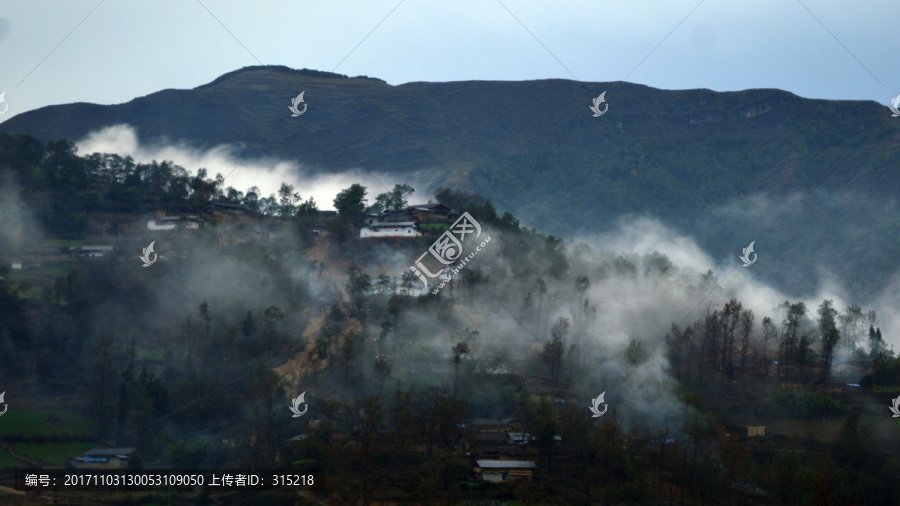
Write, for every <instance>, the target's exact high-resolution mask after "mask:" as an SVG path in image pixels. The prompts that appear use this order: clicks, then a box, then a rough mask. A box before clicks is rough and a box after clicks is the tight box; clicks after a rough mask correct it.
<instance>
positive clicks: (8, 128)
mask: <svg viewBox="0 0 900 506" xmlns="http://www.w3.org/2000/svg"><path fill="white" fill-rule="evenodd" d="M300 91H304V92H305V97H306V102H307V104H308V106H309V109H308V111H307V112H306V113H305V114H304V115H303V116H302V117H301V118H291V117H290V114H289V113H288V111H287V106H288V105H290V101H291V99H292V98H293V97H295V96H296V94H297V93H299V92H300ZM602 91H606V92H607V94H606V99H607V102H608V104H609V112H608V113H607V114H605V115H604V116H603V117H601V118H593V117H592V116H591V113H590V111H589V108H588V106H589V105H590V104H591V99H592V98H593V97H595V96H596V95H598V94H599V93H600V92H602ZM117 124H128V125H132V126H133V127H135V128H136V129H137V132H138V134H139V135H140V138H141V141H142V142H157V141H163V142H184V143H187V144H189V145H192V146H196V147H197V148H199V149H209V148H213V147H215V146H218V145H222V144H230V145H234V146H238V147H240V150H241V155H242V156H248V157H261V156H274V157H276V158H280V159H287V160H293V161H297V162H299V163H301V164H303V166H304V167H307V168H308V169H309V170H312V171H313V172H319V173H342V172H344V171H346V170H348V169H354V168H362V169H364V170H365V171H371V172H374V173H378V174H394V175H397V177H399V178H401V179H408V180H409V181H408V182H410V183H413V184H415V183H417V181H424V182H425V183H423V184H426V185H427V186H428V188H426V189H425V190H426V191H433V190H434V189H436V188H437V187H439V186H453V187H457V188H462V189H465V190H467V191H474V192H477V193H479V194H481V195H484V196H485V197H488V198H491V199H493V200H494V201H495V202H496V203H497V204H498V206H500V207H501V208H503V209H505V210H509V211H510V212H512V213H514V214H515V215H516V216H518V217H519V218H520V219H521V220H522V221H523V223H526V224H528V225H529V226H535V227H537V228H540V229H542V230H545V231H547V232H549V233H553V234H556V235H560V236H565V237H572V236H585V235H590V234H592V233H599V232H605V231H608V230H609V229H610V227H613V226H615V224H616V223H618V221H619V220H620V219H621V218H622V217H623V216H629V215H635V214H637V215H649V216H653V217H655V218H658V219H661V220H664V221H665V222H666V223H667V224H668V225H670V226H672V227H675V229H676V230H678V231H680V232H683V233H686V234H690V235H691V236H692V237H694V238H695V239H696V240H697V241H698V242H699V243H700V244H701V245H702V246H703V247H704V248H705V249H706V250H707V251H710V252H711V253H712V254H713V255H714V256H715V257H716V258H717V259H722V260H723V261H724V260H725V259H729V260H734V259H735V255H736V254H738V253H739V252H740V248H742V247H744V246H746V244H748V243H749V242H750V241H754V240H755V241H757V245H758V248H762V251H764V252H765V258H766V261H767V262H768V264H767V265H768V267H767V269H768V272H770V273H771V275H772V276H774V277H776V278H778V279H784V280H789V281H788V283H789V284H790V286H791V287H792V289H795V290H796V293H798V294H809V293H813V292H814V291H815V290H816V289H817V288H818V287H819V286H820V283H821V276H820V274H821V272H822V271H823V270H825V271H828V272H829V273H831V274H833V275H834V277H835V278H836V280H837V281H838V282H839V283H840V284H842V285H844V286H845V287H846V288H847V289H848V290H849V291H850V292H851V293H853V294H855V295H856V296H860V297H867V298H868V299H871V298H873V297H874V295H873V294H877V293H879V292H880V291H881V290H883V289H884V288H885V287H886V286H887V283H888V282H889V280H890V276H891V275H892V274H893V273H894V272H896V267H895V261H894V256H895V255H894V252H895V251H897V248H898V247H900V244H898V237H900V234H898V233H897V229H896V227H897V225H896V224H897V222H898V219H900V215H898V207H897V203H896V201H895V198H896V197H895V193H896V192H894V191H893V188H896V187H897V186H898V181H897V179H896V174H897V171H896V170H895V169H896V158H897V156H896V155H897V153H898V146H900V122H897V121H891V117H890V114H889V112H888V111H887V109H886V108H884V107H883V106H881V105H879V104H876V103H873V102H862V101H825V100H809V99H804V98H801V97H797V96H795V95H792V94H790V93H787V92H784V91H779V90H746V91H741V92H728V93H717V92H713V91H710V90H683V91H666V90H658V89H653V88H649V87H646V86H641V85H636V84H631V83H624V82H612V83H583V82H575V81H567V80H542V81H528V82H501V81H497V82H478V81H467V82H450V83H407V84H402V85H398V86H391V85H388V84H386V83H385V82H383V81H381V80H378V79H373V78H368V77H364V76H363V77H356V78H349V77H346V76H341V75H338V74H331V73H326V72H317V71H309V70H293V69H288V68H286V67H247V68H244V69H241V70H239V71H235V72H232V73H229V74H226V75H223V76H222V77H220V78H218V79H216V80H215V81H213V82H211V83H209V84H206V85H203V86H199V87H197V88H195V89H192V90H164V91H160V92H157V93H154V94H151V95H148V96H146V97H141V98H137V99H135V100H132V101H131V102H128V103H125V104H119V105H111V106H98V105H92V104H69V105H59V106H52V107H45V108H42V109H39V110H35V111H31V112H27V113H23V114H20V115H18V116H16V117H14V118H12V119H10V120H8V121H5V122H4V123H2V124H0V132H3V133H26V134H31V135H33V136H35V137H36V138H38V139H41V140H43V141H56V140H60V139H65V140H79V139H82V138H84V137H85V136H87V135H88V134H89V133H90V132H93V131H97V130H99V129H102V128H104V127H108V126H112V125H117ZM863 229H864V230H865V232H866V233H865V234H863V233H862V232H861V230H863ZM758 251H760V250H758ZM734 261H736V260H734Z"/></svg>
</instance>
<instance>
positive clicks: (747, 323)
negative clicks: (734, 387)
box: [741, 309, 755, 380]
mask: <svg viewBox="0 0 900 506" xmlns="http://www.w3.org/2000/svg"><path fill="white" fill-rule="evenodd" d="M754 318H755V316H754V315H753V310H752V309H745V310H743V311H741V333H742V334H743V339H742V342H741V380H743V379H744V371H745V366H746V363H747V346H749V344H750V331H751V330H753V319H754Z"/></svg>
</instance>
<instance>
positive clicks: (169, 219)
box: [147, 216, 200, 230]
mask: <svg viewBox="0 0 900 506" xmlns="http://www.w3.org/2000/svg"><path fill="white" fill-rule="evenodd" d="M196 219H197V217H196V216H188V217H187V218H183V217H181V216H166V217H164V218H156V219H155V220H150V221H148V222H147V230H175V229H176V228H178V227H179V226H183V227H184V228H187V229H191V230H194V229H198V228H200V224H199V223H197V221H196Z"/></svg>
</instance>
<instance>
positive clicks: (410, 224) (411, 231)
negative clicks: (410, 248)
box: [359, 221, 422, 237]
mask: <svg viewBox="0 0 900 506" xmlns="http://www.w3.org/2000/svg"><path fill="white" fill-rule="evenodd" d="M359 236H360V237H421V236H422V231H421V230H419V226H418V224H417V223H416V222H415V221H400V222H385V223H372V224H371V225H366V226H365V227H363V228H361V229H360V230H359Z"/></svg>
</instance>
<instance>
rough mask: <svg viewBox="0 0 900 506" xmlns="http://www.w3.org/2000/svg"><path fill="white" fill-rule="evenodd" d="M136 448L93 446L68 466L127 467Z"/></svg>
mask: <svg viewBox="0 0 900 506" xmlns="http://www.w3.org/2000/svg"><path fill="white" fill-rule="evenodd" d="M133 455H134V448H124V447H123V448H92V449H90V450H88V451H86V452H84V453H83V454H82V455H80V456H78V457H73V458H71V459H69V461H68V462H67V466H68V467H70V468H74V469H126V468H128V461H129V460H130V459H131V457H132V456H133Z"/></svg>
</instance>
